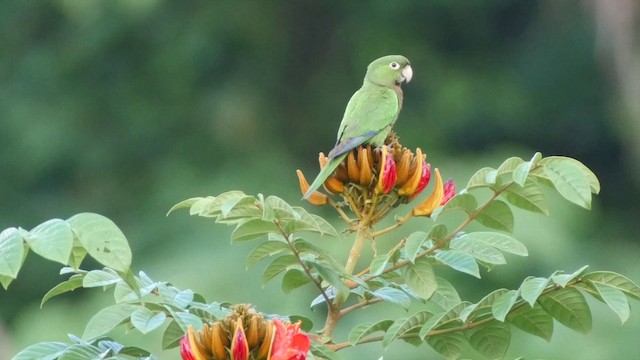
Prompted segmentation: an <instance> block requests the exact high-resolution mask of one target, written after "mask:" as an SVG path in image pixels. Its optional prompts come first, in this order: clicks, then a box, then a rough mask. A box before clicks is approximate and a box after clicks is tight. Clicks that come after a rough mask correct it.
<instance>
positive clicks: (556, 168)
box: [540, 157, 599, 209]
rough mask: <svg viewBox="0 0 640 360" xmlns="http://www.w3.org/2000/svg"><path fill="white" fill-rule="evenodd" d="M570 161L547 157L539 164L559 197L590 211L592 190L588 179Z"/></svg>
mask: <svg viewBox="0 0 640 360" xmlns="http://www.w3.org/2000/svg"><path fill="white" fill-rule="evenodd" d="M572 160H573V159H569V158H562V157H553V158H551V157H549V158H544V159H542V160H541V161H540V164H542V165H544V173H545V174H546V175H547V177H548V178H549V180H551V182H552V183H553V185H554V187H555V188H556V190H557V191H558V193H560V195H562V196H563V197H564V198H565V199H567V200H569V201H571V202H572V203H574V204H576V205H579V206H582V207H583V208H585V209H590V208H591V190H592V188H591V184H590V182H589V177H588V176H587V175H586V174H585V173H584V172H583V170H582V169H581V168H580V167H579V166H577V165H576V164H575V162H573V161H572ZM598 187H599V185H598Z"/></svg>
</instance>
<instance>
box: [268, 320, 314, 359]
mask: <svg viewBox="0 0 640 360" xmlns="http://www.w3.org/2000/svg"><path fill="white" fill-rule="evenodd" d="M273 323H274V324H275V326H276V333H275V335H274V340H273V347H272V349H271V357H270V358H269V360H306V358H307V353H308V352H309V348H310V347H311V341H310V340H309V336H308V335H307V334H305V333H303V332H300V322H297V323H295V324H290V325H285V324H283V323H282V322H281V321H280V320H278V319H275V320H273Z"/></svg>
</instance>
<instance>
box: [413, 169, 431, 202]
mask: <svg viewBox="0 0 640 360" xmlns="http://www.w3.org/2000/svg"><path fill="white" fill-rule="evenodd" d="M429 180H431V164H429V163H427V161H426V160H422V175H421V176H420V181H419V182H418V187H416V191H415V192H414V193H413V195H411V196H412V197H416V196H418V194H420V193H421V192H422V190H424V188H426V187H427V184H429Z"/></svg>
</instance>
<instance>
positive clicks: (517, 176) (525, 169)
mask: <svg viewBox="0 0 640 360" xmlns="http://www.w3.org/2000/svg"><path fill="white" fill-rule="evenodd" d="M541 159H542V154H540V153H539V152H537V153H535V154H533V157H532V158H531V160H529V161H527V162H524V163H522V164H520V165H518V167H516V168H515V170H513V181H514V182H515V183H516V184H518V185H520V186H524V184H525V182H526V180H527V178H528V177H529V172H530V171H531V169H533V168H534V167H535V166H536V165H538V163H539V162H540V160H541Z"/></svg>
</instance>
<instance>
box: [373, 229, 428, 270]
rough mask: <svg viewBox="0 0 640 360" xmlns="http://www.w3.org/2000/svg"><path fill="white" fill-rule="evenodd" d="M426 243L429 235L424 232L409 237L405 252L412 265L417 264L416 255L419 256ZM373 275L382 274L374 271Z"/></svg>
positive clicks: (417, 232)
mask: <svg viewBox="0 0 640 360" xmlns="http://www.w3.org/2000/svg"><path fill="white" fill-rule="evenodd" d="M425 241H427V233H425V232H423V231H416V232H414V233H412V234H410V235H409V236H408V237H407V241H406V242H405V244H404V251H405V253H406V254H407V259H408V260H409V261H411V262H412V263H413V262H415V259H416V255H418V253H419V252H420V250H421V249H422V244H424V243H425ZM371 273H372V274H375V275H380V274H381V273H374V272H373V270H372V271H371Z"/></svg>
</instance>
